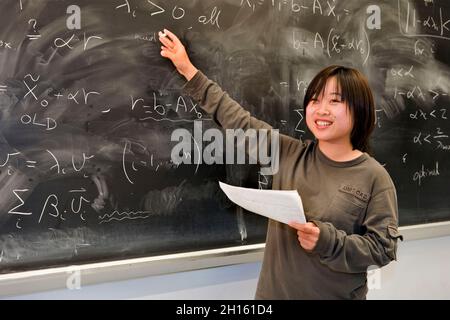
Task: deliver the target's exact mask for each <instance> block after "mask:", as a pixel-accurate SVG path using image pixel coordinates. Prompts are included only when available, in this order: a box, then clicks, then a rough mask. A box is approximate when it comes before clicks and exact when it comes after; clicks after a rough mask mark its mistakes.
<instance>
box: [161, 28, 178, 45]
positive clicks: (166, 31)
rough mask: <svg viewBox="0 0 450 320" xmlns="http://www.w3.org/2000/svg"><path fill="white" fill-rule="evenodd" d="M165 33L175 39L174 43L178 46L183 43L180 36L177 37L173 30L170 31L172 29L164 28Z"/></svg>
mask: <svg viewBox="0 0 450 320" xmlns="http://www.w3.org/2000/svg"><path fill="white" fill-rule="evenodd" d="M164 33H165V34H166V35H167V36H168V37H169V38H170V40H172V41H173V43H174V44H175V45H176V46H179V45H182V43H181V41H180V39H178V37H177V36H176V35H174V34H173V33H172V32H170V31H169V30H167V29H164Z"/></svg>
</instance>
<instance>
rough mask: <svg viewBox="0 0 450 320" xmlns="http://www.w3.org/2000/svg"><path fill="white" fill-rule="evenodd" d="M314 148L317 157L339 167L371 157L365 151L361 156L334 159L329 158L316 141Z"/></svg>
mask: <svg viewBox="0 0 450 320" xmlns="http://www.w3.org/2000/svg"><path fill="white" fill-rule="evenodd" d="M314 149H315V153H316V154H317V157H318V158H319V160H320V161H321V162H323V163H325V164H327V165H330V166H332V167H339V168H347V167H353V166H356V165H357V164H360V163H361V162H363V161H365V160H367V159H368V158H369V155H368V154H367V153H366V152H363V154H362V155H360V156H359V157H357V158H355V159H353V160H349V161H334V160H332V159H330V158H328V157H327V156H326V155H325V154H324V153H323V152H322V151H320V148H319V145H318V143H317V142H316V141H314Z"/></svg>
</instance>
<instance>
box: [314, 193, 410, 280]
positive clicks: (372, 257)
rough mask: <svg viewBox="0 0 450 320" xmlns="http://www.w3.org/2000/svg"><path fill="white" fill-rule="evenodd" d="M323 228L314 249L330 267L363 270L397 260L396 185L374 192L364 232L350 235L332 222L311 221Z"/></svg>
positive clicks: (339, 269) (398, 234)
mask: <svg viewBox="0 0 450 320" xmlns="http://www.w3.org/2000/svg"><path fill="white" fill-rule="evenodd" d="M311 222H313V223H314V224H316V225H317V226H318V227H319V229H320V234H319V240H318V242H317V244H316V247H315V248H314V249H313V252H314V253H317V254H318V255H319V257H320V261H321V262H322V263H324V264H326V265H327V266H328V267H329V268H330V269H332V270H335V271H339V272H347V273H359V272H366V271H367V268H368V267H369V266H373V265H375V266H378V267H382V266H384V265H386V264H388V263H389V262H390V261H392V260H396V252H397V239H399V238H400V239H401V240H403V237H402V235H400V233H399V232H398V208H397V196H396V192H395V189H394V188H389V189H387V190H384V191H382V192H379V193H378V194H376V195H374V196H373V197H372V198H371V200H370V201H369V204H368V207H367V214H366V217H365V219H364V221H363V224H362V229H363V230H364V231H365V232H364V233H363V234H350V235H348V234H346V233H345V232H344V231H342V230H338V229H336V228H335V227H334V226H333V225H332V224H331V223H328V222H323V221H316V220H314V221H311Z"/></svg>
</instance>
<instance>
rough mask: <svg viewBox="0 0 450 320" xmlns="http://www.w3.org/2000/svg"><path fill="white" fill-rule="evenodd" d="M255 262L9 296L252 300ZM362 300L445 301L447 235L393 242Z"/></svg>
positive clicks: (449, 278)
mask: <svg viewBox="0 0 450 320" xmlns="http://www.w3.org/2000/svg"><path fill="white" fill-rule="evenodd" d="M260 268H261V263H247V264H240V265H233V266H225V267H219V268H211V269H204V270H195V271H189V272H180V273H176V274H168V275H161V276H152V277H147V278H142V279H134V280H128V281H121V282H111V283H104V284H98V285H91V286H84V287H83V286H82V287H81V289H80V290H57V291H49V292H42V293H36V294H29V295H22V296H16V297H12V298H13V299H186V300H190V299H196V300H197V299H199V300H207V299H225V300H226V299H239V300H240V299H253V295H254V292H255V288H256V282H257V279H258V274H259V271H260ZM368 299H450V236H446V237H441V238H432V239H426V240H415V241H407V242H402V243H400V244H399V250H398V261H397V262H393V263H391V264H390V265H388V266H387V267H385V268H383V269H382V270H381V274H380V289H376V290H371V291H370V292H369V295H368Z"/></svg>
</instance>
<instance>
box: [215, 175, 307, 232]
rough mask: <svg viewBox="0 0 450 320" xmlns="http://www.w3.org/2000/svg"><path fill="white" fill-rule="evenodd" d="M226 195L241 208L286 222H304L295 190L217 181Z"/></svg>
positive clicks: (301, 205)
mask: <svg viewBox="0 0 450 320" xmlns="http://www.w3.org/2000/svg"><path fill="white" fill-rule="evenodd" d="M219 185H220V188H221V189H222V190H223V192H225V194H226V195H227V197H228V198H229V199H230V200H231V201H233V202H234V203H236V204H237V205H239V206H241V207H242V208H244V209H246V210H248V211H251V212H254V213H257V214H260V215H262V216H265V217H267V218H270V219H273V220H277V221H279V222H282V223H286V224H288V223H289V222H291V221H296V222H300V223H306V218H305V214H304V212H303V204H302V199H301V198H300V195H299V194H298V192H297V190H287V191H284V190H259V189H250V188H242V187H235V186H231V185H229V184H226V183H223V182H220V181H219Z"/></svg>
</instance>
